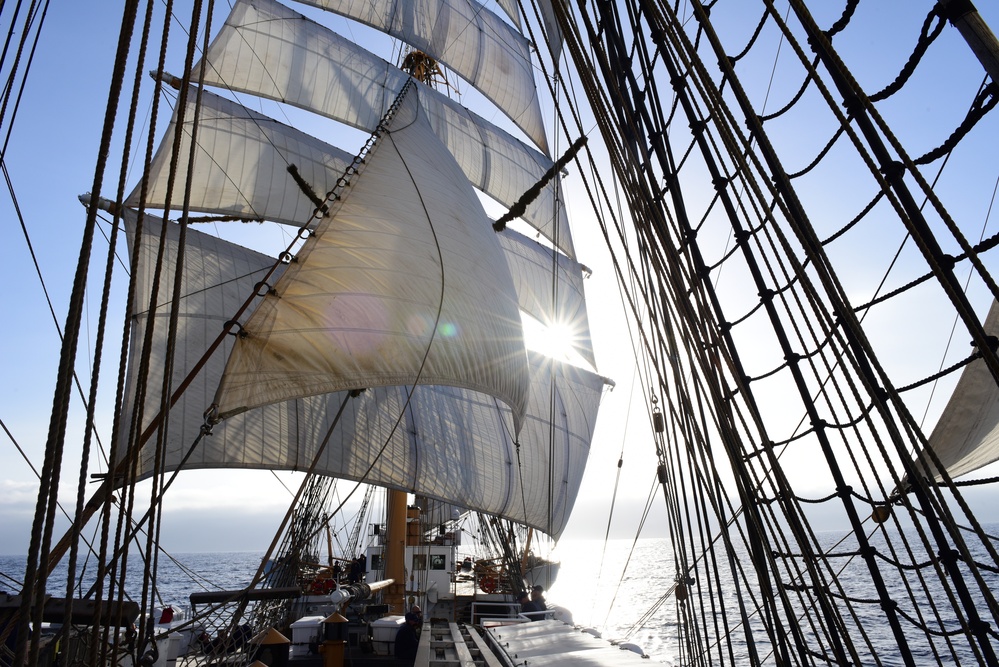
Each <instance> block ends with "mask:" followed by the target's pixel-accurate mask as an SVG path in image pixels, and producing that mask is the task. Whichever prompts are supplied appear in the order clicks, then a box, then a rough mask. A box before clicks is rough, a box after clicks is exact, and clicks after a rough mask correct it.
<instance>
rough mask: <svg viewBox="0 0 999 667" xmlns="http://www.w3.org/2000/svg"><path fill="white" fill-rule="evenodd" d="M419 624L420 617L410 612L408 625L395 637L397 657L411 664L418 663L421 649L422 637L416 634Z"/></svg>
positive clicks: (407, 619)
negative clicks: (417, 657)
mask: <svg viewBox="0 0 999 667" xmlns="http://www.w3.org/2000/svg"><path fill="white" fill-rule="evenodd" d="M419 624H420V619H419V617H418V616H417V615H416V614H414V613H413V612H408V613H407V614H406V623H405V624H404V625H403V626H402V627H400V628H399V632H397V633H396V635H395V657H397V658H399V659H400V660H406V661H408V662H409V663H410V664H412V663H414V662H416V651H417V649H418V648H419V647H420V635H418V634H417V633H416V628H417V627H418V626H419Z"/></svg>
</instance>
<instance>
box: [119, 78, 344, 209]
mask: <svg viewBox="0 0 999 667" xmlns="http://www.w3.org/2000/svg"><path fill="white" fill-rule="evenodd" d="M191 92H192V94H191V95H190V96H188V103H187V110H186V114H185V120H184V123H183V128H182V129H183V131H182V132H181V141H180V149H179V154H178V159H177V165H178V166H177V173H178V174H185V173H187V162H188V157H189V156H190V154H191V150H190V148H191V135H192V132H191V128H192V127H193V125H194V122H195V121H194V119H195V117H196V115H195V113H194V108H195V96H194V94H193V93H194V91H191ZM201 97H202V100H201V110H200V113H199V114H197V118H198V121H197V137H198V150H197V151H196V152H195V155H194V170H193V172H192V173H193V178H192V181H191V193H190V210H192V211H201V212H211V213H218V214H220V215H231V216H238V217H244V218H251V219H256V220H270V221H273V222H282V223H285V224H291V225H296V226H302V225H305V224H306V223H307V222H309V220H310V218H311V217H312V213H313V211H314V210H315V206H314V205H313V204H312V203H311V202H310V201H309V200H308V199H307V198H306V197H303V196H302V192H301V190H300V189H299V187H298V186H297V185H296V184H295V181H294V180H293V179H292V177H291V175H290V174H289V173H288V165H291V164H293V165H295V166H296V167H297V168H298V170H299V173H300V174H301V176H302V178H303V179H305V181H306V182H307V183H309V184H310V185H311V186H312V187H313V188H314V189H315V190H316V191H317V192H319V193H320V194H326V193H327V192H328V191H329V190H331V189H332V188H333V185H334V184H335V183H336V181H337V179H338V178H339V177H340V176H342V175H343V173H344V171H346V169H347V166H348V165H349V164H350V162H351V160H353V156H352V155H350V154H349V153H346V152H345V151H342V150H340V149H338V148H335V147H333V146H330V145H329V144H327V143H325V142H322V141H319V140H318V139H316V138H314V137H312V136H310V135H308V134H305V133H304V132H300V131H299V130H296V129H295V128H293V127H289V126H288V125H285V124H283V123H279V122H278V121H276V120H274V119H272V118H268V117H267V116H264V115H262V114H259V113H256V112H254V111H251V110H249V109H247V108H246V107H243V106H242V105H239V104H236V103H235V102H233V101H231V100H227V99H225V98H222V97H219V96H217V95H213V94H212V93H209V92H207V91H205V92H203V93H202V96H201ZM178 111H179V110H175V111H174V116H173V119H172V120H171V121H170V125H169V127H168V128H167V132H166V136H167V137H168V138H169V139H173V137H174V136H175V135H176V133H177V131H178V129H179V128H178V126H177V115H178V113H177V112H178ZM169 139H168V140H167V141H164V142H162V143H161V144H160V147H159V149H158V150H157V152H156V155H155V156H154V157H153V161H152V164H151V165H150V168H149V171H148V173H149V178H148V184H147V186H146V187H147V192H146V205H147V206H148V207H151V208H160V209H162V208H163V207H164V206H165V205H166V195H167V186H168V179H169V175H170V162H171V158H172V153H173V150H172V148H173V143H174V142H173V141H171V140H169ZM140 190H141V184H140V185H139V186H136V189H135V190H134V191H133V192H132V194H131V195H129V197H128V199H127V200H126V202H125V203H126V205H128V206H133V207H137V206H138V205H139V197H140ZM178 199H179V198H176V197H175V201H174V206H175V207H176V205H177V200H178Z"/></svg>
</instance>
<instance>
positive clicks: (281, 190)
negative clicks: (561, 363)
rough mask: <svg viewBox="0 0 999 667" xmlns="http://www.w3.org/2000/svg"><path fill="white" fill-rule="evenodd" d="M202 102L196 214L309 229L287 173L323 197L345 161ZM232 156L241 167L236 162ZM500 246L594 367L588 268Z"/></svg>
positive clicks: (521, 295) (517, 237) (163, 167)
mask: <svg viewBox="0 0 999 667" xmlns="http://www.w3.org/2000/svg"><path fill="white" fill-rule="evenodd" d="M193 93H194V91H192V94H191V95H189V97H188V107H189V109H188V115H187V118H188V120H187V121H185V123H184V132H183V136H182V137H181V151H180V155H181V159H180V166H179V169H178V171H179V173H184V172H185V171H186V168H187V155H188V154H189V147H190V137H191V125H192V120H191V119H193V118H194V117H195V115H194V104H195V102H194V95H193ZM427 94H431V91H427V90H426V89H423V88H421V95H420V96H421V98H423V97H425V96H426V95H427ZM202 97H203V106H204V107H205V108H204V109H203V110H202V113H201V114H200V115H199V120H198V126H197V136H198V137H199V141H198V150H197V151H196V152H195V168H194V173H195V174H198V175H199V176H200V178H198V179H197V180H195V181H193V182H192V183H191V185H190V198H191V209H192V210H194V211H201V212H205V213H215V214H219V215H240V216H244V217H253V218H257V219H262V220H271V221H276V222H283V223H288V224H291V223H294V224H299V225H301V224H303V223H304V222H306V221H308V220H309V219H310V216H311V215H312V211H313V208H314V206H313V204H312V203H311V202H310V201H309V200H308V199H307V198H306V197H304V196H303V193H302V191H301V189H300V188H299V186H298V185H297V184H296V183H295V181H294V180H293V179H292V177H291V175H290V174H289V173H288V171H287V168H286V167H287V165H289V164H294V165H295V167H296V168H297V169H298V171H299V173H300V174H301V175H302V177H303V178H304V179H305V180H306V182H308V183H309V184H311V185H312V186H313V188H314V189H315V191H317V192H319V193H321V194H325V193H326V192H327V191H329V190H330V189H331V188H332V187H333V184H334V183H336V180H337V178H338V177H339V176H341V175H342V174H343V172H344V170H345V169H346V166H347V164H349V161H350V158H348V156H347V154H346V153H345V152H343V151H341V150H340V149H338V148H336V147H335V146H331V145H330V144H327V143H325V142H322V141H319V140H318V139H316V138H314V137H311V136H310V135H307V134H305V133H303V132H300V131H298V130H296V129H294V128H292V127H289V126H287V125H284V124H282V123H278V122H277V121H274V120H272V119H269V118H267V117H266V116H262V115H260V114H257V113H255V112H253V111H250V110H249V109H245V108H243V107H242V106H240V105H238V104H236V103H235V102H232V101H230V100H227V99H223V98H220V97H218V96H216V95H213V94H211V93H208V92H205V93H203V94H202ZM423 106H424V108H426V107H427V105H426V104H424V105H423ZM176 131H177V123H176V119H175V120H174V121H173V122H172V123H171V125H170V127H169V128H168V131H167V133H166V140H165V141H164V142H163V145H162V146H161V148H160V150H159V151H158V152H157V154H156V156H155V157H154V159H153V163H152V166H151V168H150V173H151V178H150V179H149V184H148V187H147V193H146V202H147V204H148V205H149V206H151V207H154V208H159V207H162V206H163V205H164V200H165V197H166V192H167V173H168V169H169V163H170V152H171V151H170V150H169V147H170V146H171V145H172V144H173V136H174V133H175V132H176ZM234 155H237V156H238V157H239V159H238V160H233V159H232V158H233V156H234ZM229 163H232V164H233V167H230V168H227V169H225V170H223V169H222V165H224V164H229ZM251 165H257V166H259V168H260V173H263V174H265V176H264V177H261V176H260V175H259V174H258V173H257V172H256V171H254V170H253V169H250V168H249V166H251ZM138 199H139V189H138V188H136V190H135V192H133V193H132V195H131V196H130V198H129V199H128V200H127V202H126V203H127V204H129V205H133V206H135V205H137V204H138ZM499 240H500V244H501V246H502V247H503V251H504V254H505V256H506V259H507V264H508V265H509V267H510V273H511V275H512V276H513V279H514V285H515V287H516V290H517V296H518V300H519V304H520V309H521V310H523V311H524V312H526V313H528V314H529V315H530V316H531V317H533V318H535V319H536V320H538V321H540V322H542V323H544V324H546V325H549V326H553V325H554V326H562V327H565V328H566V329H568V330H570V331H571V332H572V334H573V344H574V347H575V349H576V351H577V352H578V353H579V354H580V355H581V356H582V357H583V359H585V360H586V361H587V362H588V363H590V364H591V365H595V363H594V358H593V348H592V343H591V341H590V328H589V321H588V319H587V315H586V304H585V301H584V294H583V273H584V268H583V267H582V266H581V265H580V264H578V263H577V262H575V261H574V260H572V259H570V258H568V257H566V256H564V255H562V254H560V253H555V252H553V251H552V250H551V249H550V248H547V247H545V246H543V245H541V244H539V243H538V242H537V241H534V240H532V239H529V238H527V237H525V236H524V235H522V234H519V233H517V232H516V231H514V230H512V229H510V228H507V229H506V230H504V231H503V233H502V234H500V235H499ZM553 276H554V278H553Z"/></svg>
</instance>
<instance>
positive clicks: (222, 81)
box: [194, 0, 575, 257]
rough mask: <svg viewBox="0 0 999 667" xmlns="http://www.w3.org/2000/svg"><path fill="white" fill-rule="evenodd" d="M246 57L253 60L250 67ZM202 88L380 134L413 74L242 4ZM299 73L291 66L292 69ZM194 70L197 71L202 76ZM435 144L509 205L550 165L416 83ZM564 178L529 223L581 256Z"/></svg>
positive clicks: (268, 5)
mask: <svg viewBox="0 0 999 667" xmlns="http://www.w3.org/2000/svg"><path fill="white" fill-rule="evenodd" d="M248 51H250V52H252V53H253V54H254V55H253V57H252V58H246V57H245V54H246V53H247V52H248ZM205 59H206V61H207V64H208V66H207V67H206V68H205V70H206V73H205V78H204V81H205V83H207V84H209V85H213V86H218V87H220V88H224V89H226V90H229V91H236V92H242V93H249V94H252V95H256V96H259V97H265V98H268V99H272V100H278V101H281V102H285V103H287V104H291V105H294V106H297V107H299V108H302V109H306V110H309V111H312V112H314V113H317V114H320V115H323V116H326V117H328V118H332V119H334V120H337V121H340V122H342V123H346V124H347V125H350V126H352V127H356V128H359V129H361V130H364V131H365V132H374V131H375V128H376V127H377V126H378V122H379V120H380V119H381V117H382V114H384V113H385V111H386V110H387V109H388V107H389V105H390V104H391V103H392V100H393V99H394V97H395V93H396V91H398V90H400V89H401V88H402V84H403V82H404V81H406V79H407V78H408V76H409V75H408V74H406V73H405V72H403V71H401V70H400V69H398V68H397V67H395V66H393V65H390V64H389V63H388V62H386V61H385V60H383V59H381V58H379V57H378V56H376V55H374V54H372V53H370V52H368V51H366V50H364V49H363V48H361V47H359V46H358V45H357V44H355V43H354V42H352V41H350V40H348V39H345V38H343V37H341V36H340V35H337V34H336V33H334V32H332V31H331V30H329V29H328V28H326V27H324V26H322V25H319V24H318V23H315V22H313V21H309V20H308V19H306V18H305V17H304V16H302V15H301V14H298V13H297V12H294V11H292V10H291V9H289V8H287V7H285V6H284V5H281V4H279V3H277V2H274V1H273V0H256V1H255V2H253V3H250V2H246V1H240V2H237V3H236V5H235V6H234V7H233V10H232V12H231V13H230V15H229V17H228V19H227V20H226V22H225V25H223V26H222V28H221V30H220V31H219V33H218V35H217V36H216V37H215V39H214V40H213V41H212V44H211V46H210V47H209V49H208V53H207V55H206V56H205ZM291 62H294V63H296V64H297V65H296V66H295V67H291V66H290V65H289V64H288V63H291ZM199 70H200V65H195V67H194V71H199ZM418 85H419V87H420V90H421V94H420V101H421V103H422V104H423V106H424V110H425V111H426V113H427V115H428V117H429V118H430V123H431V125H432V126H433V128H434V130H435V131H436V132H437V135H438V137H440V139H441V141H442V142H444V144H445V145H446V146H447V147H448V149H449V150H450V151H451V154H452V155H453V156H454V158H455V160H457V162H458V164H459V165H461V167H462V170H463V171H464V172H465V175H466V176H467V177H468V179H469V181H471V183H472V185H474V186H475V187H477V188H479V189H480V190H482V191H483V192H484V193H486V194H487V195H489V196H490V197H492V198H493V199H495V200H496V201H497V202H499V203H500V204H502V205H503V206H506V207H508V208H509V207H510V206H512V205H513V204H514V203H515V202H516V201H517V200H518V199H519V198H520V197H521V195H522V194H523V193H524V192H525V191H527V190H528V189H529V188H531V187H532V186H533V185H534V184H535V183H537V182H538V181H539V180H541V177H542V176H543V175H544V173H545V172H546V171H547V170H548V169H549V168H550V167H551V166H552V160H551V159H550V158H549V157H548V156H546V155H544V154H542V153H540V152H538V151H537V150H535V149H533V148H530V147H529V146H527V145H526V144H524V143H523V142H521V141H518V140H517V139H515V138H514V137H512V136H511V135H510V134H509V133H507V132H505V131H503V130H501V129H500V128H498V127H496V126H495V125H494V124H493V123H490V122H488V121H486V120H485V119H483V118H481V117H480V116H478V115H476V114H474V113H472V112H471V111H469V110H468V109H466V108H464V107H462V106H461V105H460V104H458V103H456V102H455V101H453V100H451V99H449V98H447V97H446V96H445V95H442V94H441V93H439V92H437V91H434V90H431V89H430V88H428V87H426V86H424V85H423V84H418ZM558 195H559V192H558V179H557V178H556V179H555V180H554V181H553V182H552V183H550V184H549V185H548V186H546V187H545V188H544V189H543V190H542V192H541V194H540V195H539V196H538V198H537V199H536V200H535V201H534V202H532V203H531V204H530V205H529V206H528V208H527V211H526V212H525V213H524V216H523V219H524V220H525V221H526V222H527V223H528V224H530V225H531V226H533V227H534V228H535V229H537V230H538V231H539V232H541V234H542V235H544V236H545V237H546V238H547V239H549V240H550V241H551V242H552V243H553V244H554V245H555V246H556V247H558V248H559V249H560V250H561V251H562V252H564V253H565V254H567V255H569V256H570V257H575V251H574V249H573V244H572V236H571V233H570V231H569V225H568V220H567V219H566V214H565V209H564V207H562V206H559V205H557V201H558Z"/></svg>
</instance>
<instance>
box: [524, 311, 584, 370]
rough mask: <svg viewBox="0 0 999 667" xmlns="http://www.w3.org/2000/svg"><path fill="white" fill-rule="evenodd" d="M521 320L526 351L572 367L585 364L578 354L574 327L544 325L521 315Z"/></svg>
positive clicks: (561, 324) (563, 324)
mask: <svg viewBox="0 0 999 667" xmlns="http://www.w3.org/2000/svg"><path fill="white" fill-rule="evenodd" d="M523 320H524V344H525V345H526V346H527V348H528V349H530V350H534V351H535V352H540V353H541V354H543V355H545V356H546V357H551V358H553V359H558V360H559V361H566V362H569V363H571V364H574V365H584V364H585V362H583V361H582V358H581V357H580V355H579V352H578V346H579V342H580V341H579V335H578V333H577V331H576V329H575V327H573V326H572V325H570V324H565V323H560V322H554V323H551V324H548V325H546V324H544V323H542V322H540V321H538V320H536V319H534V318H533V317H530V316H528V315H523Z"/></svg>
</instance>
